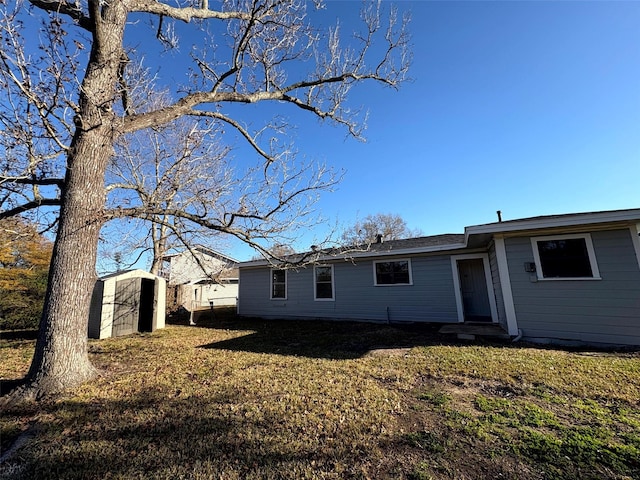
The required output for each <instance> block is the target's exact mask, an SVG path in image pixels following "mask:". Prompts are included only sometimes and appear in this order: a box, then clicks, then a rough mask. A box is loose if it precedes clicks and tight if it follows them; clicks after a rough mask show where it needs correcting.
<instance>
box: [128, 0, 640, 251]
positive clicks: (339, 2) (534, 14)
mask: <svg viewBox="0 0 640 480" xmlns="http://www.w3.org/2000/svg"><path fill="white" fill-rule="evenodd" d="M385 3H388V2H385ZM395 3H396V4H397V5H398V6H399V8H400V10H403V11H406V10H409V11H411V15H412V23H411V26H410V30H411V33H412V37H413V40H412V43H413V64H412V68H411V72H410V76H411V77H412V81H411V82H409V83H406V84H404V85H403V86H402V88H401V89H400V91H398V92H396V91H392V90H390V89H385V88H382V87H380V86H378V85H373V84H363V85H361V86H360V87H359V88H357V89H356V90H354V91H353V95H352V97H351V103H352V104H353V105H362V106H364V107H365V108H366V109H367V110H368V111H369V121H368V128H367V130H366V132H365V135H366V138H367V142H366V143H361V142H358V141H356V140H353V139H348V138H346V132H345V131H344V130H342V129H340V128H336V127H333V126H330V125H327V124H322V123H319V122H318V121H317V120H316V119H315V118H314V117H312V116H310V115H301V114H300V112H299V111H295V110H294V109H291V108H284V109H282V108H279V107H278V106H274V108H273V109H271V108H272V107H267V108H266V109H261V107H254V106H245V107H239V108H241V109H244V110H243V117H244V118H243V120H246V119H247V118H248V119H251V116H252V115H257V114H260V113H263V112H264V111H275V110H277V111H278V113H279V114H282V115H285V116H287V115H290V120H291V121H292V122H293V123H295V124H296V125H297V129H296V131H295V133H296V136H297V138H295V143H296V147H297V149H298V151H299V152H300V153H302V154H304V155H305V156H307V157H309V158H314V159H317V160H319V161H322V162H326V163H327V164H328V165H330V166H333V167H334V168H335V169H337V170H340V169H344V170H345V171H346V175H345V177H344V180H343V181H342V183H341V184H340V185H339V186H338V188H337V190H336V191H335V192H333V193H326V194H324V195H323V196H322V198H321V200H320V202H319V203H318V204H317V205H316V209H317V210H318V211H319V212H320V213H322V215H323V216H324V217H326V218H327V219H328V224H331V225H333V224H334V223H335V222H336V221H337V222H339V223H340V224H343V225H349V224H353V223H354V222H355V221H356V220H357V219H358V218H363V217H365V216H367V215H369V214H375V213H395V214H399V215H401V216H402V217H403V218H404V219H405V220H406V221H407V223H408V225H409V227H411V228H412V229H420V230H421V231H422V232H423V233H424V234H425V235H436V234H440V233H461V232H462V231H463V229H464V227H465V226H467V225H476V224H482V223H489V222H493V221H496V219H497V217H496V210H501V211H502V214H503V218H504V219H505V220H508V219H515V218H523V217H529V216H537V215H548V214H558V213H571V212H584V211H598V210H610V209H623V208H638V207H640V2H638V1H622V2H618V1H595V2H588V1H532V2H528V1H419V0H417V1H416V0H412V1H410V0H404V1H402V0H400V1H398V2H395ZM326 4H327V5H326V9H325V10H324V11H322V12H321V13H314V15H317V17H316V18H317V19H318V20H319V21H320V22H321V23H323V24H325V23H326V24H327V25H328V24H334V23H335V21H336V20H339V21H340V23H341V25H342V30H343V33H348V32H350V31H351V30H352V29H354V28H355V27H354V26H355V24H356V22H358V21H359V10H360V8H361V2H360V1H358V0H328V1H327V2H326ZM135 28H137V27H136V26H135V25H134V26H133V30H134V33H133V35H134V38H135V35H136V34H135ZM180 28H182V27H180ZM140 38H141V40H140V42H145V44H144V45H145V47H147V46H148V44H147V43H146V42H148V41H149V37H148V36H144V37H140ZM186 43H188V40H187V42H186ZM183 47H186V48H185V50H188V48H189V47H190V45H188V44H187V45H185V42H184V41H183ZM180 60H181V59H180V55H177V56H174V58H173V60H171V61H170V64H171V65H172V66H171V69H170V70H169V72H166V71H164V72H163V74H164V75H169V76H171V75H172V74H176V75H177V74H178V73H181V72H180V70H181V69H180V68H175V66H173V65H174V63H179V62H180ZM166 64H167V63H166V61H165V66H166ZM163 80H165V81H166V80H167V78H164V79H163ZM169 81H171V79H169ZM182 81H184V79H183V77H181V76H180V77H179V78H176V82H182ZM270 109H271V110H270ZM328 228H329V227H328V226H327V228H323V227H322V226H318V228H317V229H315V230H314V231H310V232H309V233H308V234H307V235H305V237H304V238H302V239H300V241H299V242H298V243H297V244H296V245H294V247H295V248H296V249H297V250H306V249H308V248H309V246H310V245H311V244H314V243H317V240H318V238H322V237H323V236H324V234H325V233H326V232H325V230H326V229H328ZM222 249H224V250H225V251H226V252H227V253H228V254H230V255H231V256H233V257H235V258H237V259H239V260H247V259H250V258H251V257H252V256H254V255H255V253H254V251H253V250H252V249H250V248H248V247H246V246H244V245H242V244H239V243H230V244H228V245H226V246H224V247H222Z"/></svg>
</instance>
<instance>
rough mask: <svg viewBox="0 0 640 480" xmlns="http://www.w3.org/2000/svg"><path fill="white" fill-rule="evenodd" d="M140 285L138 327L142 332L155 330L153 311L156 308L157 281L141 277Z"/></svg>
mask: <svg viewBox="0 0 640 480" xmlns="http://www.w3.org/2000/svg"><path fill="white" fill-rule="evenodd" d="M141 281H142V283H141V286H140V317H139V320H138V329H139V331H141V332H152V331H153V312H154V310H155V308H154V307H155V294H154V291H155V285H156V282H155V281H154V280H151V279H149V278H143V279H141Z"/></svg>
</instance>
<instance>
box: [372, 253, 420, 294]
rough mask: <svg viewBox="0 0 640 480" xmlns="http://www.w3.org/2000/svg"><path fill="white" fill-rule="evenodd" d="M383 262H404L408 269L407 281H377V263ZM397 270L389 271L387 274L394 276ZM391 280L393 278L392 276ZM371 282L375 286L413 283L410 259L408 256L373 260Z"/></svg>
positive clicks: (400, 285) (398, 285) (397, 285)
mask: <svg viewBox="0 0 640 480" xmlns="http://www.w3.org/2000/svg"><path fill="white" fill-rule="evenodd" d="M383 263H406V264H407V267H408V270H409V279H408V280H409V281H408V283H407V282H396V281H391V282H389V283H378V267H377V266H378V265H380V264H383ZM396 273H397V272H389V273H388V275H390V276H391V277H394V276H396ZM392 280H393V278H392ZM373 284H374V285H375V286H376V287H403V286H407V285H413V273H412V268H411V259H410V258H393V259H391V258H390V259H388V260H374V262H373Z"/></svg>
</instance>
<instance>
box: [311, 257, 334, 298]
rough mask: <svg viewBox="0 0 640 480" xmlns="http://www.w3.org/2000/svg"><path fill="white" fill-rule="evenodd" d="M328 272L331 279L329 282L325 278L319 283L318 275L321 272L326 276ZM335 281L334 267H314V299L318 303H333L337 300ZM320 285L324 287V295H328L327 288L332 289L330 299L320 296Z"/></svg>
mask: <svg viewBox="0 0 640 480" xmlns="http://www.w3.org/2000/svg"><path fill="white" fill-rule="evenodd" d="M327 269H328V270H327ZM327 271H328V272H330V276H331V278H330V279H329V280H328V281H327V280H326V277H325V278H324V279H322V280H321V281H318V274H319V273H320V272H323V273H324V274H325V276H326V273H327ZM333 279H334V272H333V265H315V266H314V267H313V299H314V300H315V301H316V302H333V301H334V300H335V299H336V289H335V283H334V280H333ZM320 285H322V286H323V291H324V293H323V294H324V295H326V292H327V288H330V289H331V290H330V292H329V293H331V296H330V297H327V296H318V287H319V286H320Z"/></svg>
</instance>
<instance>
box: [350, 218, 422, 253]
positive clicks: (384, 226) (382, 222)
mask: <svg viewBox="0 0 640 480" xmlns="http://www.w3.org/2000/svg"><path fill="white" fill-rule="evenodd" d="M378 235H380V239H381V240H400V239H403V238H410V237H417V236H420V235H422V232H421V231H420V230H418V229H410V228H409V227H408V226H407V222H406V221H405V220H404V219H403V218H402V217H401V216H400V215H398V214H394V213H376V214H375V215H367V216H366V217H365V218H364V219H362V220H358V221H357V222H356V223H355V224H354V225H353V226H351V227H349V228H347V229H345V230H344V231H343V232H342V244H343V245H345V246H355V245H367V244H371V243H374V242H376V241H377V239H378Z"/></svg>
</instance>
